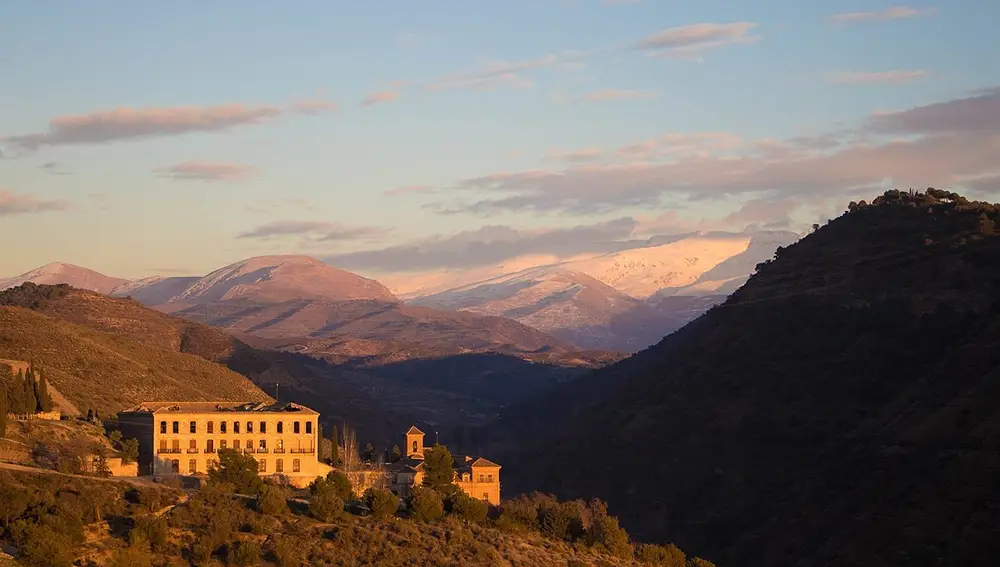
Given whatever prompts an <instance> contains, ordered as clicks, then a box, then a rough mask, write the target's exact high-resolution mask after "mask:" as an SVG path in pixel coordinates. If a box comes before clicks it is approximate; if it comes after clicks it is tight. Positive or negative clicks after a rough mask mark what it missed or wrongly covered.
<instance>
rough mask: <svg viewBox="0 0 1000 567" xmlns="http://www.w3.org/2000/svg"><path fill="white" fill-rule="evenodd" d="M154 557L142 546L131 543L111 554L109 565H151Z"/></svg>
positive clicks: (136, 566)
mask: <svg viewBox="0 0 1000 567" xmlns="http://www.w3.org/2000/svg"><path fill="white" fill-rule="evenodd" d="M151 565H152V559H151V558H150V556H149V552H148V551H146V550H145V549H143V548H142V546H137V545H130V546H129V547H126V548H125V549H119V550H117V551H115V552H114V553H112V554H111V559H110V560H109V561H108V567H150V566H151Z"/></svg>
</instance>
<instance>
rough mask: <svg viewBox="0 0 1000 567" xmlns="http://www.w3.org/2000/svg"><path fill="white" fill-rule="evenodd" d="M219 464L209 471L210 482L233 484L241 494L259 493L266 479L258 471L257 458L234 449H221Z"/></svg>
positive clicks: (234, 488) (235, 489)
mask: <svg viewBox="0 0 1000 567" xmlns="http://www.w3.org/2000/svg"><path fill="white" fill-rule="evenodd" d="M218 455H219V464H218V465H216V466H214V467H212V468H211V469H210V470H209V471H208V481H209V483H225V484H229V485H232V487H233V490H234V491H235V492H237V493H239V494H250V495H253V494H259V493H260V490H261V487H263V486H264V481H262V480H261V479H260V475H259V474H258V473H257V459H254V458H253V457H252V456H250V455H243V454H241V453H238V452H236V451H234V450H232V449H220V450H219V453H218Z"/></svg>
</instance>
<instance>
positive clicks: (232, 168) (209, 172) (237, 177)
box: [155, 161, 255, 181]
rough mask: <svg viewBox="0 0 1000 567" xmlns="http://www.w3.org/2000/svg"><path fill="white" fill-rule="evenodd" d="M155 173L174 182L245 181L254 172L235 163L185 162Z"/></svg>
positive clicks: (252, 169)
mask: <svg viewBox="0 0 1000 567" xmlns="http://www.w3.org/2000/svg"><path fill="white" fill-rule="evenodd" d="M155 172H156V173H159V174H160V175H162V176H163V177H168V178H170V179H173V180H176V181H245V180H246V179H249V178H250V177H251V176H252V175H253V174H254V172H255V170H254V168H253V167H251V166H249V165H240V164H237V163H222V162H205V161H186V162H183V163H178V164H176V165H171V166H169V167H163V168H160V169H157V170H155Z"/></svg>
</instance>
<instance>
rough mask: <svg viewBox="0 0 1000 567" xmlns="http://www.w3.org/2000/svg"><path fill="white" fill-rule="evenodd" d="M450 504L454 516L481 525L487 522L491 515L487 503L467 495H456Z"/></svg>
mask: <svg viewBox="0 0 1000 567" xmlns="http://www.w3.org/2000/svg"><path fill="white" fill-rule="evenodd" d="M449 502H450V508H451V513H452V515H454V516H457V517H459V518H462V519H463V520H467V521H469V522H475V523H477V524H481V523H483V522H485V521H486V517H487V516H488V515H489V513H490V507H489V505H488V504H487V503H486V502H483V501H482V500H477V499H475V498H472V497H471V496H469V495H467V494H465V493H459V494H456V495H455V496H454V497H453V498H451V499H450V501H449Z"/></svg>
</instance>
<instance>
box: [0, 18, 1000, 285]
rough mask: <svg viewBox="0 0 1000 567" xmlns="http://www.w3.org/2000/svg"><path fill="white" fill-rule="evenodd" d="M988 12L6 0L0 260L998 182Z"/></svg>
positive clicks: (781, 205) (436, 237) (729, 225)
mask: <svg viewBox="0 0 1000 567" xmlns="http://www.w3.org/2000/svg"><path fill="white" fill-rule="evenodd" d="M997 21H1000V3H996V2H983V1H981V0H950V1H949V2H947V3H944V2H942V3H939V4H934V3H924V2H914V3H910V4H906V5H903V4H893V3H890V2H881V1H876V0H867V1H863V0H843V1H838V2H802V1H801V0H794V1H793V0H781V1H779V0H755V1H753V2H751V1H749V0H727V1H722V0H699V1H697V2H692V1H690V0H506V1H505V2H486V1H482V2H465V1H458V0H454V1H443V0H442V1H433V0H432V1H428V2H423V3H419V5H417V4H414V3H411V2H403V1H387V0H384V1H380V0H371V1H367V2H349V1H333V0H324V1H319V0H316V1H310V0H296V1H294V2H277V1H264V0H252V1H244V2H237V1H236V0H219V1H217V2H195V1H189V0H177V1H174V2H169V3H165V2H154V1H151V0H136V1H134V2H129V3H121V2H111V1H100V0H95V1H93V2H78V1H73V0H64V1H60V0H48V1H46V2H37V1H31V0H7V1H5V2H2V3H0V74H2V76H3V77H4V78H5V80H3V81H0V239H3V241H4V242H5V243H8V244H7V245H5V246H4V254H3V255H2V256H0V277H2V276H13V275H17V274H19V273H22V272H25V271H28V270H30V269H33V268H35V267H38V266H40V265H43V264H46V263H49V262H57V261H58V262H68V263H73V264H78V265H82V266H86V267H89V268H92V269H95V270H98V271H100V272H102V273H105V274H108V275H113V276H118V277H129V278H131V277H144V276H149V275H154V274H159V275H165V276H170V275H182V274H184V275H200V274H204V273H207V272H209V271H211V270H213V269H215V268H218V267H220V266H223V265H226V264H229V263H231V262H234V261H237V260H240V259H242V258H246V257H250V256H257V255H266V254H309V255H313V256H316V257H319V258H323V259H324V260H326V261H328V262H330V263H332V264H335V265H338V266H341V267H345V268H348V269H351V270H352V271H356V272H359V273H363V274H366V275H368V274H371V275H378V274H379V273H384V272H393V271H397V272H398V271H404V270H413V271H420V270H423V271H433V270H436V269H443V268H445V267H454V266H455V265H463V266H465V265H468V266H474V265H475V264H477V263H483V262H493V261H497V259H498V258H497V254H496V253H493V254H488V255H483V254H479V253H478V251H480V250H483V249H484V247H485V248H490V249H491V250H493V251H494V252H496V250H503V252H501V253H500V254H499V255H500V256H501V257H502V256H504V255H517V254H530V253H537V254H546V253H556V254H558V253H560V252H561V251H565V250H572V251H574V252H578V251H580V250H585V249H588V248H593V249H605V248H607V247H608V243H609V242H618V241H624V240H629V239H641V238H648V237H650V236H653V235H659V234H677V233H682V232H688V231H693V230H703V231H705V230H727V231H752V230H761V229H788V230H796V231H800V230H802V229H803V228H805V227H808V226H809V225H811V224H812V223H814V222H822V221H823V220H825V219H828V218H831V217H834V216H837V215H839V214H840V213H842V212H843V210H844V209H845V208H846V205H847V203H848V202H849V201H850V200H858V199H871V198H873V197H874V196H876V195H877V194H880V193H881V192H883V191H884V190H885V189H888V188H891V187H899V188H909V187H914V188H924V187H928V186H935V187H947V188H951V189H953V190H958V191H960V192H962V193H964V194H968V195H970V196H972V197H976V198H982V199H987V200H998V199H997V193H998V191H1000V65H996V61H995V54H996V53H1000V35H998V34H996V33H995V23H996V22H997ZM9 243H16V245H11V244H9ZM498 244H499V246H498ZM500 259H502V258H500Z"/></svg>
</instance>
